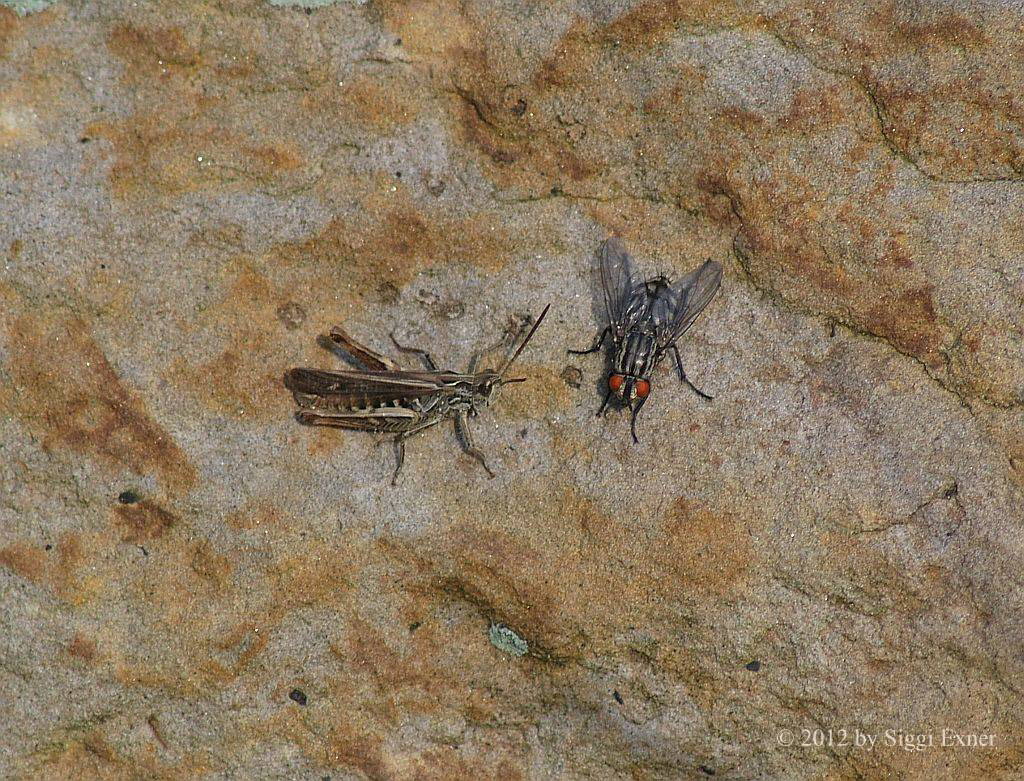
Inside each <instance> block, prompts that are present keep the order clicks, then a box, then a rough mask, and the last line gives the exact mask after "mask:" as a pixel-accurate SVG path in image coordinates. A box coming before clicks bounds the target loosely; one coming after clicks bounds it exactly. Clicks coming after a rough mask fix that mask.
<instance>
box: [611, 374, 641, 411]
mask: <svg viewBox="0 0 1024 781" xmlns="http://www.w3.org/2000/svg"><path fill="white" fill-rule="evenodd" d="M608 390H610V391H611V392H612V393H614V394H615V397H616V398H617V399H618V400H619V401H621V402H622V403H623V404H625V405H626V406H627V407H629V408H630V409H633V405H634V404H643V403H644V401H645V400H646V399H647V397H648V396H649V395H650V393H651V381H650V380H648V379H645V378H643V377H634V376H632V375H630V374H618V373H616V372H613V373H611V374H609V375H608Z"/></svg>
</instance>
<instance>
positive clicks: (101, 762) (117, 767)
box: [25, 729, 134, 781]
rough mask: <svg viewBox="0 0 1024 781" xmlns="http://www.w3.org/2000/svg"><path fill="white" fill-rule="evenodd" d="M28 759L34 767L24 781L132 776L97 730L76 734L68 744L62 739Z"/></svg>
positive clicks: (104, 780)
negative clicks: (32, 760) (31, 780)
mask: <svg viewBox="0 0 1024 781" xmlns="http://www.w3.org/2000/svg"><path fill="white" fill-rule="evenodd" d="M32 759H34V760H35V761H34V762H33V763H32V764H34V765H36V767H35V768H34V769H33V771H32V775H31V776H25V777H26V778H27V777H33V778H47V779H81V778H88V779H99V780H100V781H108V780H109V781H115V780H118V781H120V779H125V778H130V777H132V776H133V775H134V774H133V773H132V769H131V768H130V766H129V763H128V762H127V760H126V759H125V758H124V757H122V756H121V755H120V754H119V753H118V752H117V751H116V750H115V749H114V748H112V747H111V745H110V743H108V742H107V740H106V739H105V738H104V737H103V734H102V732H101V731H100V730H98V729H94V730H91V731H89V732H87V733H86V734H84V735H82V734H80V733H79V735H78V736H76V737H75V738H74V739H71V740H68V739H67V738H66V737H65V738H64V740H61V741H60V742H55V743H52V744H50V746H49V747H47V748H44V749H43V750H42V751H40V752H39V754H37V755H36V756H35V757H33V758H32Z"/></svg>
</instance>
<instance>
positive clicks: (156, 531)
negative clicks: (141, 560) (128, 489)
mask: <svg viewBox="0 0 1024 781" xmlns="http://www.w3.org/2000/svg"><path fill="white" fill-rule="evenodd" d="M112 513H113V516H114V525H115V527H117V529H118V530H119V532H120V537H121V542H130V543H134V544H136V545H138V544H141V543H144V542H148V541H150V540H154V539H156V538H158V537H162V536H163V535H164V534H165V533H166V532H167V531H168V530H169V529H171V528H172V527H173V526H174V525H175V524H177V523H178V520H179V519H178V518H177V516H175V515H174V514H173V513H171V512H168V511H167V510H165V509H164V508H163V507H161V506H160V505H158V504H155V503H154V502H151V501H150V500H148V499H143V500H142V501H140V502H137V503H135V504H118V505H116V506H115V507H114V509H113V511H112Z"/></svg>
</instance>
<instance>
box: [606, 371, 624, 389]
mask: <svg viewBox="0 0 1024 781" xmlns="http://www.w3.org/2000/svg"><path fill="white" fill-rule="evenodd" d="M608 387H609V388H610V389H611V390H612V391H613V392H615V391H618V390H619V388H621V387H622V375H621V374H609V375H608Z"/></svg>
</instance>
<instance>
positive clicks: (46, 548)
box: [43, 543, 53, 550]
mask: <svg viewBox="0 0 1024 781" xmlns="http://www.w3.org/2000/svg"><path fill="white" fill-rule="evenodd" d="M43 550H53V546H52V545H51V544H50V543H46V545H44V546H43Z"/></svg>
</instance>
